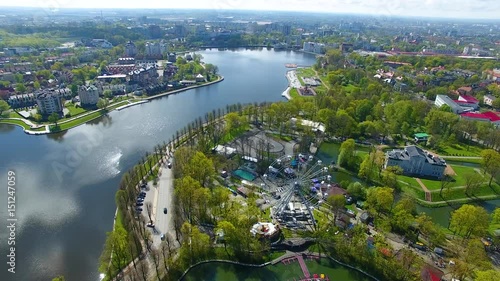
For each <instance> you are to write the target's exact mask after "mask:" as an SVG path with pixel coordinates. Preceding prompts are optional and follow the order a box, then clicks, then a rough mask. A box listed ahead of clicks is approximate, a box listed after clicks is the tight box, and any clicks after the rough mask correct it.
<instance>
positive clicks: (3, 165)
mask: <svg viewBox="0 0 500 281" xmlns="http://www.w3.org/2000/svg"><path fill="white" fill-rule="evenodd" d="M200 53H201V54H202V55H203V56H204V61H206V62H208V63H213V64H215V65H217V66H218V67H219V71H220V73H221V74H222V75H223V76H224V77H225V80H224V81H223V82H221V83H218V84H215V85H212V86H208V87H203V88H198V89H193V90H189V91H186V92H183V93H180V94H177V95H172V96H168V97H163V98H161V99H158V100H154V101H152V102H150V103H146V104H142V105H138V106H135V107H131V108H128V109H126V110H123V111H119V112H117V111H115V112H111V113H110V114H109V115H108V116H106V117H103V118H101V119H99V120H97V121H94V122H92V123H90V124H86V125H83V126H80V127H78V128H75V129H72V130H70V131H68V132H63V133H61V134H57V135H49V136H47V135H45V136H29V135H26V134H25V133H24V132H23V131H22V130H21V128H18V127H14V126H10V125H0V141H1V146H0V183H2V184H3V185H4V186H5V184H6V183H7V171H9V170H14V171H15V172H16V174H17V176H18V178H17V181H16V188H17V189H16V199H17V201H16V204H17V205H16V210H17V213H16V216H17V218H18V222H17V229H16V231H17V234H16V258H17V264H16V270H17V272H16V274H15V275H12V274H10V273H7V270H6V268H7V267H6V266H5V265H6V255H7V244H6V243H4V242H2V243H0V256H1V257H0V262H1V263H2V264H3V265H4V269H3V270H1V271H0V280H20V281H29V280H51V278H53V277H55V276H57V275H64V276H66V279H67V280H71V281H73V280H76V281H78V280H85V281H87V280H88V281H95V280H98V276H99V273H98V272H97V268H98V265H99V263H98V259H99V256H100V254H101V250H102V247H103V244H104V241H105V238H106V232H108V231H110V230H111V229H112V224H113V216H114V212H115V203H114V194H115V192H116V190H117V187H118V183H119V180H120V177H121V174H122V173H123V172H124V171H126V170H128V169H129V168H131V167H132V166H133V165H134V164H135V163H137V161H138V160H139V159H140V158H141V156H143V155H144V154H145V153H146V152H147V151H152V150H153V147H154V146H155V145H156V144H158V143H161V142H163V141H168V139H169V138H170V137H171V136H172V134H174V133H175V132H176V130H179V129H181V128H182V127H184V126H185V125H187V124H188V123H189V122H192V121H193V120H194V119H195V118H197V117H198V116H204V114H205V113H207V112H210V111H212V110H214V109H218V108H225V106H226V105H229V104H234V103H238V102H240V103H253V102H265V101H268V102H269V101H279V100H283V98H282V97H281V93H282V92H283V90H284V89H285V88H286V86H287V80H286V78H285V72H286V70H287V69H286V68H285V64H286V63H295V64H298V65H312V64H313V63H314V62H315V57H314V56H311V55H308V54H303V53H296V52H276V51H273V50H267V49H260V50H243V49H241V50H234V51H218V50H207V51H203V52H200ZM4 190H5V189H4ZM6 197H7V194H6V191H5V192H1V193H0V202H6V201H7V198H6ZM4 206H5V205H4ZM6 211H7V210H6V208H1V209H0V220H1V221H3V222H6V219H7V213H6ZM3 229H4V230H5V227H3ZM4 230H2V231H1V232H0V241H6V239H7V235H8V233H7V232H6V231H4Z"/></svg>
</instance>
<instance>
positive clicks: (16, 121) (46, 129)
mask: <svg viewBox="0 0 500 281" xmlns="http://www.w3.org/2000/svg"><path fill="white" fill-rule="evenodd" d="M222 81H224V77H223V76H218V79H217V80H214V81H211V82H207V83H205V84H201V85H193V86H189V87H186V88H182V89H177V90H173V91H168V92H164V93H161V94H157V95H154V96H151V97H146V98H143V99H141V100H139V101H137V102H132V103H131V102H130V101H127V102H128V104H125V105H120V106H117V107H115V108H113V106H112V105H111V106H109V107H108V112H111V111H113V110H117V111H120V110H123V109H126V108H128V107H131V106H135V105H139V104H143V103H147V102H149V101H151V100H153V99H157V98H161V97H164V96H168V95H174V94H178V93H181V92H185V91H188V90H191V89H196V88H200V87H205V86H209V85H212V84H215V83H219V82H222ZM121 103H123V101H122V102H119V103H117V104H116V105H119V104H121ZM116 105H115V106H116ZM99 111H100V109H98V110H93V111H89V112H85V113H83V114H81V115H78V116H75V117H73V118H70V119H67V120H64V121H62V122H59V123H58V124H59V125H61V124H65V123H68V122H73V121H77V120H78V119H85V120H84V121H82V122H81V123H79V124H76V125H75V126H72V127H70V128H67V129H64V130H60V131H57V132H55V133H59V132H61V131H66V130H70V129H73V128H76V127H78V126H80V125H83V124H86V123H87V122H89V121H92V120H94V119H97V118H99V117H101V116H102V115H104V114H101V115H97V116H95V117H93V118H90V119H89V118H87V117H88V116H90V115H92V114H95V113H96V112H99ZM0 124H10V125H15V126H19V127H21V128H23V130H24V132H25V133H26V134H28V135H45V134H50V133H52V132H51V131H50V126H52V125H54V124H36V123H33V122H32V121H30V120H28V119H25V118H5V119H0ZM23 124H24V125H23ZM42 128H43V130H42Z"/></svg>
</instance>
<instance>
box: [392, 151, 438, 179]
mask: <svg viewBox="0 0 500 281" xmlns="http://www.w3.org/2000/svg"><path fill="white" fill-rule="evenodd" d="M390 166H398V167H400V168H401V169H402V170H403V173H404V174H406V175H410V176H420V177H435V178H442V177H443V175H444V170H445V168H446V161H444V160H443V159H442V158H440V157H438V156H437V155H433V154H430V153H429V152H427V151H424V150H423V149H421V148H420V147H417V146H415V145H410V146H406V147H405V148H404V149H394V150H392V151H389V152H387V153H386V160H385V164H384V168H387V167H390Z"/></svg>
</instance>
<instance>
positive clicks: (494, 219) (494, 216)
mask: <svg viewBox="0 0 500 281" xmlns="http://www.w3.org/2000/svg"><path fill="white" fill-rule="evenodd" d="M491 223H493V224H498V223H500V208H495V210H494V211H493V213H491Z"/></svg>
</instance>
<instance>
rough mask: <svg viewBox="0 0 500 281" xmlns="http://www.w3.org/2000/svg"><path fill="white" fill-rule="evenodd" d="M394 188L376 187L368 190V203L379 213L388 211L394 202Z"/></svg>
mask: <svg viewBox="0 0 500 281" xmlns="http://www.w3.org/2000/svg"><path fill="white" fill-rule="evenodd" d="M393 192H394V189H392V188H390V187H375V188H371V189H369V190H368V194H367V195H366V204H367V205H368V206H369V208H371V209H373V210H375V212H377V213H386V212H388V211H390V210H391V208H392V204H393V203H394V194H393Z"/></svg>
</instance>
